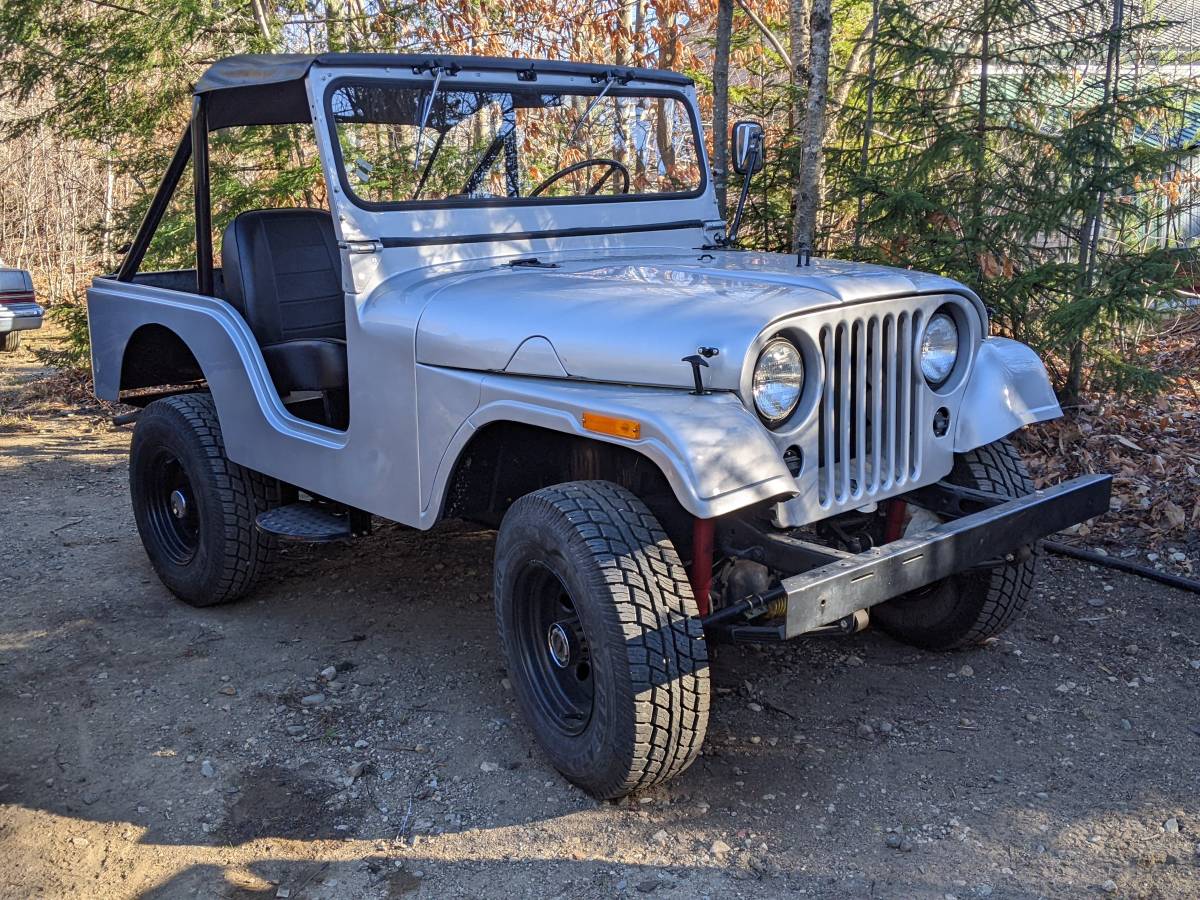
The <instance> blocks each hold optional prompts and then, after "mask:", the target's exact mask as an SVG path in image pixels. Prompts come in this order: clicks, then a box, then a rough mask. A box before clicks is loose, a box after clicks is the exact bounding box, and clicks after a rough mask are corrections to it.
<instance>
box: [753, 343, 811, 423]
mask: <svg viewBox="0 0 1200 900" xmlns="http://www.w3.org/2000/svg"><path fill="white" fill-rule="evenodd" d="M780 350H783V351H786V352H788V353H789V355H790V356H792V358H793V359H794V361H795V366H794V368H793V371H794V372H795V381H796V384H795V396H794V397H793V398H792V400H791V402H790V403H788V404H786V405H785V407H786V408H785V407H783V406H778V405H777V406H776V407H775V408H776V409H780V410H782V411H777V412H772V411H771V410H769V409H764V406H763V403H762V402H761V401H760V381H759V374H760V372H761V371H762V367H763V361H764V360H765V359H767V358H768V355H769V354H771V353H773V352H777V351H780ZM805 374H806V372H805V365H804V354H803V353H802V352H801V350H800V348H799V347H798V346H796V344H795V343H794V342H793V341H790V340H788V339H787V338H786V337H783V336H782V335H776V336H775V337H773V338H771V339H770V340H769V341H767V342H766V343H765V344H763V346H762V349H761V350H759V351H758V357H757V358H756V359H755V360H754V368H753V369H752V370H751V373H750V402H751V403H752V404H753V405H754V411H755V413H756V414H757V415H758V417H759V419H761V420H762V422H763V424H764V425H766V426H767V427H768V428H771V429H776V428H779V427H781V426H782V425H784V424H785V423H786V422H787V421H788V420H789V419H790V418H791V417H792V416H793V415H794V414H795V412H796V410H797V409H799V407H800V401H801V399H802V398H803V397H804V380H805ZM764 381H765V379H764ZM778 382H779V379H778V378H776V379H775V383H778Z"/></svg>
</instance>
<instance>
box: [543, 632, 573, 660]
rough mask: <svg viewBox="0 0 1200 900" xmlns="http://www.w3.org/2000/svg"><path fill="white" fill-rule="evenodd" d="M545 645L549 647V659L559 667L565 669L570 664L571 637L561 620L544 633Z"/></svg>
mask: <svg viewBox="0 0 1200 900" xmlns="http://www.w3.org/2000/svg"><path fill="white" fill-rule="evenodd" d="M546 646H547V647H549V648H550V659H551V660H553V662H554V664H555V665H556V666H558V667H559V668H560V669H565V668H566V667H567V666H569V665H570V664H571V639H570V637H569V636H568V635H567V629H565V628H563V626H562V623H561V622H555V623H554V624H553V625H551V626H550V631H549V632H548V633H547V635H546Z"/></svg>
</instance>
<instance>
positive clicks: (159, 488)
mask: <svg viewBox="0 0 1200 900" xmlns="http://www.w3.org/2000/svg"><path fill="white" fill-rule="evenodd" d="M145 471H146V479H147V484H146V485H145V501H146V526H147V528H149V529H150V531H151V532H152V533H153V540H154V542H155V544H156V545H157V546H158V547H160V548H161V549H162V553H163V556H164V557H166V558H167V559H168V560H170V561H171V562H172V563H173V564H175V565H177V566H186V565H187V564H188V563H189V562H191V560H192V557H194V556H195V555H196V550H197V548H198V547H199V546H200V517H199V516H198V515H197V514H196V492H195V490H193V488H192V483H191V481H189V480H188V477H187V472H186V471H185V470H184V468H183V463H181V462H180V461H179V459H178V458H177V457H176V456H175V454H174V453H172V452H171V451H170V450H169V449H167V448H166V447H159V448H158V452H156V453H153V454H152V456H151V458H150V459H149V460H148V461H147V463H146V470H145Z"/></svg>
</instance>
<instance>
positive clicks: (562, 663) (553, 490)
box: [495, 481, 709, 799]
mask: <svg viewBox="0 0 1200 900" xmlns="http://www.w3.org/2000/svg"><path fill="white" fill-rule="evenodd" d="M495 598H496V618H497V622H498V625H499V629H500V637H501V641H502V643H503V645H504V653H505V657H506V659H507V662H508V672H509V677H510V678H511V680H512V684H513V690H514V692H515V694H516V698H517V703H518V705H519V706H520V707H521V711H522V713H523V714H524V716H525V720H526V722H527V723H528V724H529V727H530V728H531V729H532V730H533V732H534V735H535V737H536V738H537V740H538V742H539V743H540V744H541V746H542V748H543V749H544V750H545V752H546V755H547V756H548V757H549V758H550V761H551V763H552V764H553V765H554V767H555V768H557V769H558V770H559V771H560V772H561V773H562V774H563V775H564V776H566V777H567V778H568V779H569V780H570V781H572V782H574V783H575V784H577V785H579V787H581V788H583V789H584V790H585V791H587V792H588V793H589V794H591V795H592V796H594V797H596V798H599V799H613V798H616V797H621V796H624V795H625V794H628V793H630V792H631V791H635V790H638V789H640V788H645V787H649V786H651V785H655V784H658V783H660V782H662V781H665V780H667V779H669V778H672V777H673V776H675V775H678V774H679V773H680V772H682V771H683V770H684V769H686V768H687V767H688V766H689V765H691V764H692V762H693V761H694V760H695V759H696V756H697V755H698V754H699V752H700V745H701V743H702V742H703V741H704V733H705V730H706V728H707V726H708V705H709V680H708V650H707V647H706V645H705V643H704V632H703V629H702V628H701V627H700V621H699V619H698V618H697V609H696V603H695V601H694V600H693V598H692V592H691V588H690V586H689V584H688V579H687V572H686V571H685V570H684V567H683V565H682V564H681V563H680V561H679V557H678V555H677V554H676V552H675V548H674V547H673V546H672V545H671V542H670V540H669V539H668V538H667V535H666V533H665V532H664V531H663V529H662V527H661V526H660V525H659V523H658V520H657V519H655V517H654V515H653V514H652V513H651V512H650V510H649V509H648V508H647V507H646V506H645V504H643V503H642V501H640V500H639V499H637V497H635V496H634V495H633V494H631V493H630V492H629V491H627V490H625V489H624V488H622V487H619V486H618V485H615V484H611V483H609V482H604V481H577V482H570V483H567V484H560V485H556V486H554V487H549V488H544V489H542V490H539V491H536V492H534V493H532V494H527V495H526V496H524V497H522V498H520V499H519V500H517V502H516V503H514V504H513V505H512V507H511V508H510V509H509V511H508V513H507V514H506V515H505V517H504V521H503V522H502V524H501V526H500V533H499V536H498V538H497V541H496V566H495Z"/></svg>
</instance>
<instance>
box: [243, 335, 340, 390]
mask: <svg viewBox="0 0 1200 900" xmlns="http://www.w3.org/2000/svg"><path fill="white" fill-rule="evenodd" d="M262 354H263V359H264V360H265V361H266V363H267V371H268V372H270V373H271V379H272V380H273V381H274V382H275V387H276V389H277V390H278V391H279V393H281V394H286V393H288V392H290V391H336V390H342V389H344V388H345V387H346V385H347V384H348V381H349V379H348V378H347V371H346V342H345V341H342V340H337V339H335V338H308V339H302V340H296V341H281V342H280V343H278V344H266V345H264V346H263V348H262Z"/></svg>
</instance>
